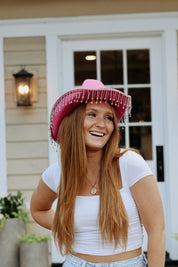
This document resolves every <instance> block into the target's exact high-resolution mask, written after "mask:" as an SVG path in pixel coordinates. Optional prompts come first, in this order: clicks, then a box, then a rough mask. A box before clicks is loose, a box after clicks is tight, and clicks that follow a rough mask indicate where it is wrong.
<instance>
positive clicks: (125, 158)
mask: <svg viewBox="0 0 178 267" xmlns="http://www.w3.org/2000/svg"><path fill="white" fill-rule="evenodd" d="M122 153H123V154H122V155H121V157H120V158H119V164H120V169H121V173H124V176H125V177H126V179H127V180H128V184H129V187H131V186H132V185H133V184H135V183H136V182H137V181H138V180H140V179H141V178H143V177H145V176H148V175H151V174H153V172H152V170H151V169H150V167H149V166H148V164H147V162H146V161H145V160H144V158H143V157H142V156H141V154H140V153H139V152H138V151H136V150H134V149H127V150H123V151H122Z"/></svg>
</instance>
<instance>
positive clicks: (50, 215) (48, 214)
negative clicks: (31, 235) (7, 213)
mask: <svg viewBox="0 0 178 267" xmlns="http://www.w3.org/2000/svg"><path fill="white" fill-rule="evenodd" d="M32 217H33V219H34V220H35V221H36V222H37V223H38V224H40V225H41V226H43V227H45V228H47V229H49V230H51V229H52V223H53V219H54V210H53V209H50V210H40V211H35V212H32Z"/></svg>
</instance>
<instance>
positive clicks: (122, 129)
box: [119, 127, 125, 148]
mask: <svg viewBox="0 0 178 267" xmlns="http://www.w3.org/2000/svg"><path fill="white" fill-rule="evenodd" d="M119 147H121V148H125V127H119Z"/></svg>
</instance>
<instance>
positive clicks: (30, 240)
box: [18, 234, 50, 267]
mask: <svg viewBox="0 0 178 267" xmlns="http://www.w3.org/2000/svg"><path fill="white" fill-rule="evenodd" d="M18 238H19V246H20V250H19V252H20V266H21V267H31V266H33V267H48V266H49V262H48V240H49V239H50V236H49V235H44V236H36V235H35V234H25V235H22V236H18Z"/></svg>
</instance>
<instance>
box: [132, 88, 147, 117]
mask: <svg viewBox="0 0 178 267" xmlns="http://www.w3.org/2000/svg"><path fill="white" fill-rule="evenodd" d="M128 93H129V95H131V97H132V112H131V117H130V118H129V121H130V122H145V121H146V122H150V121H151V99H150V88H132V89H128Z"/></svg>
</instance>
